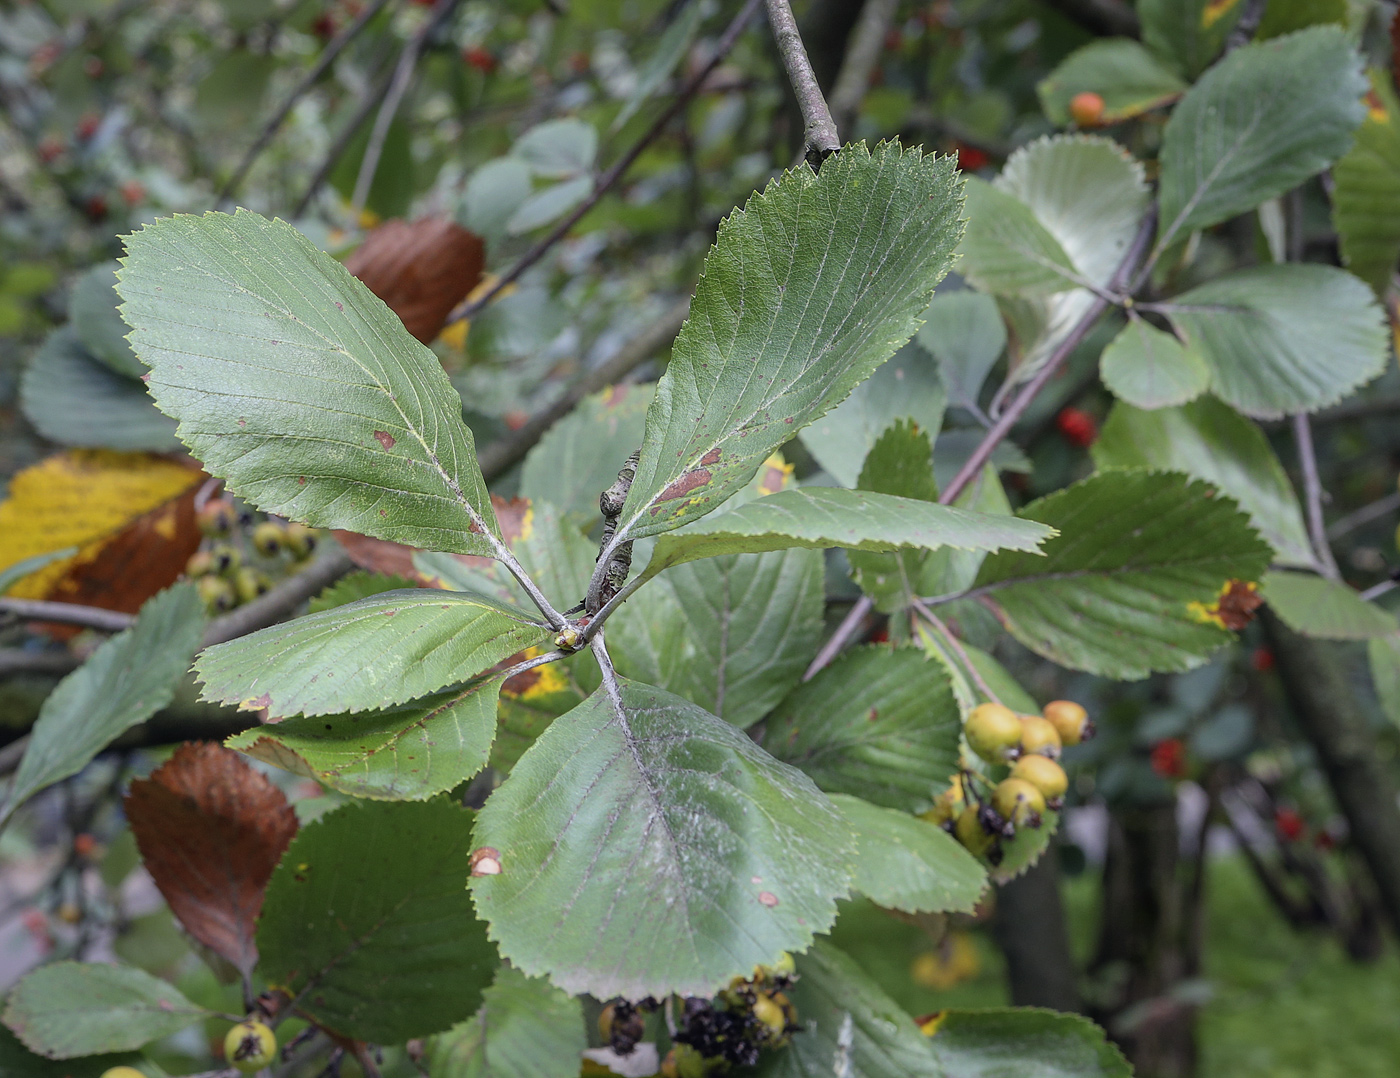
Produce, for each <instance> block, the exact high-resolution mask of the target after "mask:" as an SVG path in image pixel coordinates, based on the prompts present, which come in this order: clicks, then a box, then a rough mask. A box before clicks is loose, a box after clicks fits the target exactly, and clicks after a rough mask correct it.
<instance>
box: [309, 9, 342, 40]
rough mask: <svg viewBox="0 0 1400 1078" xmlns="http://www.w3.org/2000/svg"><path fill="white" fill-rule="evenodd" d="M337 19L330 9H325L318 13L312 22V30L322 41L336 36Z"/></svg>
mask: <svg viewBox="0 0 1400 1078" xmlns="http://www.w3.org/2000/svg"><path fill="white" fill-rule="evenodd" d="M335 31H336V25H335V19H334V17H332V15H331V13H330V12H329V11H323V12H321V14H319V15H317V16H316V18H315V19H314V20H312V23H311V32H312V33H313V34H315V35H316V36H317V37H319V38H320V39H321V40H322V41H329V40H330V39H331V38H333V37H335Z"/></svg>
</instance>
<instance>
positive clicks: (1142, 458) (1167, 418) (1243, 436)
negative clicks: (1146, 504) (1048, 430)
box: [1093, 397, 1313, 565]
mask: <svg viewBox="0 0 1400 1078" xmlns="http://www.w3.org/2000/svg"><path fill="white" fill-rule="evenodd" d="M1093 455H1094V463H1095V464H1097V465H1098V466H1099V467H1100V468H1156V469H1159V470H1162V471H1175V472H1185V473H1186V474H1187V475H1193V476H1195V477H1196V478H1197V479H1205V480H1208V481H1209V482H1211V483H1214V484H1215V485H1216V486H1218V487H1219V488H1220V489H1221V490H1222V491H1224V492H1225V493H1226V494H1228V495H1229V496H1230V497H1231V498H1234V499H1235V501H1237V502H1239V505H1240V508H1241V509H1243V510H1244V511H1245V512H1246V513H1248V514H1249V522H1250V523H1251V524H1253V525H1254V527H1255V528H1256V529H1258V531H1259V534H1260V535H1261V536H1263V537H1264V540H1265V541H1266V542H1267V543H1268V544H1269V545H1270V546H1271V547H1273V548H1274V555H1275V557H1276V558H1277V559H1278V560H1280V561H1282V562H1284V563H1285V564H1288V565H1311V564H1312V560H1313V556H1312V548H1311V547H1310V546H1309V544H1308V532H1307V528H1306V526H1305V525H1304V524H1303V509H1302V506H1301V505H1300V504H1299V502H1298V495H1297V494H1296V493H1295V492H1294V490H1293V484H1292V483H1291V482H1290V481H1289V479H1288V474H1287V473H1286V472H1285V471H1284V470H1283V465H1282V464H1281V463H1279V459H1278V457H1277V456H1276V455H1275V453H1274V450H1273V447H1272V446H1270V445H1269V440H1268V438H1266V437H1265V436H1264V432H1263V431H1262V430H1260V429H1259V427H1258V425H1257V424H1255V423H1253V422H1251V421H1250V420H1248V419H1246V418H1244V416H1242V415H1240V414H1239V413H1238V412H1236V411H1235V410H1234V409H1233V408H1231V407H1230V406H1229V405H1228V404H1224V403H1223V402H1221V401H1218V400H1216V399H1215V398H1214V397H1202V398H1201V399H1200V400H1197V401H1193V402H1192V403H1190V404H1187V405H1185V406H1183V407H1181V408H1162V409H1158V410H1157V411H1153V412H1143V411H1140V410H1139V409H1137V408H1132V407H1129V406H1128V405H1126V404H1117V405H1115V406H1114V408H1113V411H1112V412H1110V413H1109V416H1108V422H1106V423H1105V424H1104V426H1103V431H1102V432H1101V434H1100V435H1099V440H1098V441H1097V442H1095V443H1094V447H1093Z"/></svg>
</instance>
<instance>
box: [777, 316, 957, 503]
mask: <svg viewBox="0 0 1400 1078" xmlns="http://www.w3.org/2000/svg"><path fill="white" fill-rule="evenodd" d="M925 328H927V327H925ZM947 396H948V395H947V393H946V392H945V391H944V389H943V382H942V380H941V379H940V378H939V375H938V368H937V367H936V366H935V364H933V363H930V362H929V357H928V356H926V355H924V354H923V353H922V352H921V351H920V350H919V349H918V348H914V347H911V346H909V345H906V346H905V347H903V348H901V349H900V350H899V351H898V352H896V353H895V354H894V356H893V357H892V358H891V359H889V360H888V361H887V362H885V363H882V364H881V365H880V366H878V367H876V368H875V373H874V374H872V375H871V376H870V377H869V378H867V379H866V380H865V381H864V382H862V383H861V384H860V385H858V386H856V388H855V389H854V390H852V392H851V395H850V396H849V397H847V398H846V399H845V400H843V401H842V402H841V403H840V404H838V405H837V406H836V407H835V408H833V409H832V410H831V411H829V412H827V413H826V415H824V416H822V417H821V418H820V419H818V420H817V421H816V422H814V423H813V424H812V425H811V426H809V427H804V428H803V429H802V431H801V433H800V434H799V435H798V437H799V438H800V439H801V440H802V444H803V445H804V446H805V447H806V449H807V452H809V453H811V454H812V456H813V458H815V460H816V462H817V463H818V464H820V465H821V466H822V468H823V469H825V470H826V472H827V474H828V475H830V476H832V478H834V479H835V480H836V482H837V483H839V484H840V485H841V486H843V487H853V486H855V485H856V480H857V478H858V477H859V476H860V462H861V461H863V460H864V459H865V455H866V453H868V452H869V451H870V447H871V446H872V445H874V444H875V440H876V439H877V438H879V437H880V432H881V431H883V430H884V429H885V428H886V427H888V426H889V425H890V424H891V423H892V422H894V420H896V419H910V420H913V421H914V422H915V423H917V424H918V425H919V426H920V427H922V428H923V429H924V430H927V431H936V430H938V428H939V427H941V426H942V425H943V409H944V407H945V405H946V404H947Z"/></svg>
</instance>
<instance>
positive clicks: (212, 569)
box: [185, 550, 219, 578]
mask: <svg viewBox="0 0 1400 1078" xmlns="http://www.w3.org/2000/svg"><path fill="white" fill-rule="evenodd" d="M218 571H219V569H218V566H216V565H215V564H214V555H213V554H211V553H210V552H209V551H207V550H197V551H195V552H194V553H193V554H191V555H190V560H189V561H187V562H185V575H186V576H188V577H191V578H193V577H200V576H209V575H210V574H211V573H217V572H218Z"/></svg>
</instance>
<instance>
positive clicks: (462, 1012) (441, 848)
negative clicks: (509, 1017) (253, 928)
mask: <svg viewBox="0 0 1400 1078" xmlns="http://www.w3.org/2000/svg"><path fill="white" fill-rule="evenodd" d="M471 821H472V814H471V812H469V811H468V810H467V809H464V808H462V807H461V806H460V805H457V804H454V803H452V802H451V801H448V800H447V799H445V798H438V799H437V800H433V801H425V802H417V803H415V802H399V803H385V802H378V803H376V802H357V803H354V804H350V805H346V806H344V807H342V808H340V809H337V810H336V811H334V812H331V813H329V814H327V815H325V816H323V817H321V819H320V820H318V821H317V822H315V823H312V824H308V825H307V826H305V827H303V828H302V829H301V832H300V833H299V834H298V835H297V837H296V838H294V839H293V840H292V844H291V845H290V846H288V847H287V852H286V853H285V854H283V855H282V862H281V864H279V865H278V866H277V871H276V872H274V873H273V876H272V880H271V881H270V882H269V883H268V885H267V897H266V898H265V900H264V902H263V911H262V917H261V919H260V920H259V922H258V953H259V954H260V955H261V956H262V957H261V962H260V964H259V972H260V973H262V974H263V976H265V977H266V978H267V980H268V982H269V983H271V984H277V985H281V986H283V987H284V988H286V990H287V991H289V992H290V993H291V994H292V995H298V994H299V993H303V992H304V993H305V994H303V995H301V996H300V1002H299V1004H298V1007H299V1009H300V1010H301V1012H302V1013H304V1014H305V1015H306V1016H307V1017H308V1018H309V1019H311V1020H312V1021H313V1022H315V1023H317V1024H318V1025H323V1026H325V1027H327V1028H328V1029H333V1030H335V1031H336V1032H337V1033H339V1034H341V1035H343V1036H346V1037H353V1038H355V1039H356V1040H366V1041H375V1042H377V1043H380V1044H396V1043H399V1042H401V1041H404V1040H407V1039H408V1038H410V1037H421V1036H424V1035H426V1034H429V1033H437V1032H439V1031H441V1030H444V1029H447V1028H448V1027H449V1026H451V1025H452V1024H453V1023H454V1022H458V1021H460V1020H461V1019H463V1018H465V1017H466V1016H467V1015H469V1014H471V1013H472V1012H473V1011H474V1010H476V1008H477V1005H478V1004H479V1003H480V1002H481V993H482V990H483V989H484V988H485V987H486V986H487V985H488V984H489V983H490V981H491V977H492V975H493V973H494V971H495V968H496V966H497V964H498V959H497V956H496V953H495V949H494V948H493V947H492V946H491V944H490V943H489V942H487V939H486V932H485V926H484V925H482V924H481V922H480V921H478V920H477V919H476V916H475V915H474V914H473V912H472V903H471V898H470V896H469V895H468V893H467V891H466V889H465V888H464V887H463V886H462V884H463V881H465V880H466V879H467V877H468V876H469V875H470V873H471V864H470V857H471Z"/></svg>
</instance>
